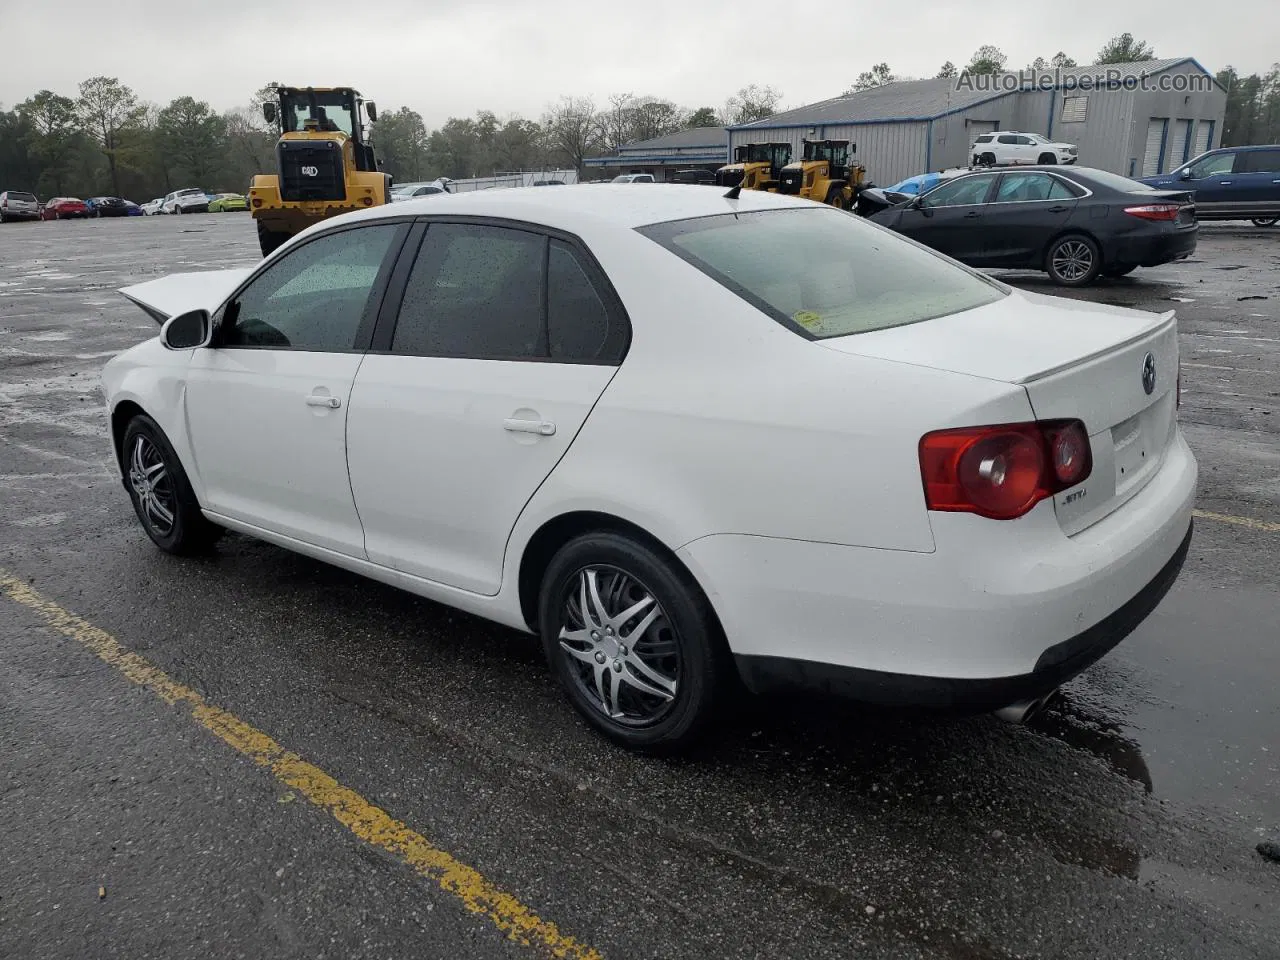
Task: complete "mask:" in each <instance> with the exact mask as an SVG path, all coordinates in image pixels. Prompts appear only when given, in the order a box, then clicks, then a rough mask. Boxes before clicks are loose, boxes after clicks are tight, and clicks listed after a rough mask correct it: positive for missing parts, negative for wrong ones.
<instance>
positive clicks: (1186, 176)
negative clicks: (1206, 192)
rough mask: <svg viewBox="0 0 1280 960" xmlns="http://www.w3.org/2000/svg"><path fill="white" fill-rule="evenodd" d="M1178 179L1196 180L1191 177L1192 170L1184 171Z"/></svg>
mask: <svg viewBox="0 0 1280 960" xmlns="http://www.w3.org/2000/svg"><path fill="white" fill-rule="evenodd" d="M1178 179H1179V180H1194V179H1195V177H1193V176H1192V175H1191V170H1190V168H1188V169H1186V170H1183V171H1182V172H1181V173H1180V174H1178Z"/></svg>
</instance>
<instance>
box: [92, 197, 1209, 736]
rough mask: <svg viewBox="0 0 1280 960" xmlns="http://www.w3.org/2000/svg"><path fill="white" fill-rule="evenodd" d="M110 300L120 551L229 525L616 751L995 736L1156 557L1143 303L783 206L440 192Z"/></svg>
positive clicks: (1142, 609) (1158, 367)
mask: <svg viewBox="0 0 1280 960" xmlns="http://www.w3.org/2000/svg"><path fill="white" fill-rule="evenodd" d="M124 292H125V294H126V295H127V296H129V297H130V298H131V299H133V300H134V301H135V302H137V303H139V304H140V305H142V306H143V307H144V308H145V309H147V311H148V312H149V313H151V314H152V315H153V316H154V317H155V318H156V319H157V320H162V321H163V327H162V328H161V331H160V336H159V338H157V339H152V340H148V341H147V342H145V343H142V344H139V345H138V346H136V347H134V348H132V349H130V350H127V351H125V352H124V353H123V354H121V355H119V356H118V357H116V358H115V359H113V360H112V361H111V362H110V363H109V364H108V365H107V368H106V371H105V377H104V379H105V385H106V392H107V397H108V403H109V407H110V413H111V418H110V422H111V431H112V441H113V443H114V448H115V454H116V457H117V461H118V463H119V465H120V467H121V472H122V477H123V480H124V483H125V486H126V489H127V490H128V491H129V493H130V496H131V497H132V499H133V504H134V507H135V509H136V511H137V514H138V518H139V519H140V520H141V522H142V525H143V527H144V528H145V530H146V532H147V533H148V535H149V536H150V537H151V539H152V540H154V541H155V542H156V543H157V544H158V545H159V546H160V547H161V548H163V549H165V550H168V551H170V552H173V553H187V552H191V551H195V550H198V549H203V548H206V547H208V546H209V545H210V544H211V543H212V542H213V541H214V540H215V539H216V537H217V535H218V534H219V533H220V532H221V531H222V530H223V529H231V530H236V531H240V532H241V533H245V534H249V535H251V536H255V537H261V538H263V539H265V540H269V541H271V542H273V543H276V544H279V545H281V546H284V547H287V548H289V549H291V550H296V551H298V552H301V553H305V554H308V555H310V556H312V557H316V558H319V559H321V560H324V561H327V562H329V563H333V564H336V565H338V566H341V567H345V568H347V569H349V570H353V571H356V572H358V573H361V574H365V575H368V576H370V577H373V578H375V579H378V580H381V581H384V582H386V583H390V584H394V585H396V586H399V587H403V588H404V589H406V590H410V591H412V592H414V593H417V594H421V595H422V596H425V597H430V598H432V599H435V600H438V601H440V602H442V603H445V604H448V605H451V606H454V607H458V608H461V609H463V610H467V611H470V612H472V613H476V614H479V615H481V616H484V617H488V618H491V619H493V620H496V621H498V622H500V623H504V624H507V625H510V626H512V627H516V628H519V629H522V630H528V631H533V632H535V633H538V634H540V635H541V637H542V640H543V643H544V645H545V648H546V653H547V657H548V660H549V662H550V664H551V668H552V670H553V672H554V673H555V675H556V676H557V677H558V679H559V681H560V682H561V683H562V684H563V686H564V688H565V690H566V691H567V693H568V696H569V698H570V699H571V700H572V702H573V704H574V705H575V706H576V707H577V708H578V709H579V710H580V711H581V712H582V713H583V715H584V716H586V717H587V719H589V720H590V721H591V722H592V723H593V724H594V725H595V726H596V727H598V728H599V729H600V730H602V731H604V732H605V733H606V734H608V735H609V736H611V737H613V738H615V739H617V740H619V741H621V742H623V743H626V744H628V745H632V746H641V747H653V746H659V745H665V746H671V745H674V744H677V743H680V742H682V741H686V740H687V739H689V738H690V737H692V736H693V735H694V734H695V733H696V732H697V731H698V730H699V729H700V728H702V727H703V725H704V723H705V721H706V720H707V719H708V717H709V715H711V713H712V712H713V708H714V706H715V704H716V702H717V700H718V698H719V697H720V696H721V695H722V694H723V693H724V692H725V690H726V689H727V683H728V682H729V681H730V679H731V678H732V676H733V673H734V671H735V669H736V672H737V674H738V675H739V676H740V677H741V678H742V679H743V680H744V681H745V683H746V685H747V686H748V687H749V688H751V689H753V690H756V691H765V690H777V689H785V688H796V687H803V688H818V689H821V690H836V691H843V692H847V693H850V694H853V695H854V696H857V697H861V698H863V699H867V700H871V701H877V702H882V703H893V704H921V705H930V706H945V707H960V708H964V709H967V710H987V709H1000V708H1005V707H1011V708H1012V710H1013V711H1014V712H1017V711H1018V710H1021V709H1022V706H1023V705H1025V704H1027V703H1029V702H1034V701H1036V700H1037V699H1039V698H1043V697H1044V696H1045V695H1047V694H1048V693H1050V692H1052V691H1053V690H1054V689H1055V688H1056V687H1057V686H1058V685H1059V684H1061V683H1062V682H1063V681H1065V680H1067V679H1068V678H1070V677H1072V676H1074V675H1075V674H1077V673H1078V672H1080V671H1081V670H1082V669H1084V668H1085V667H1086V666H1088V665H1089V664H1091V663H1092V662H1093V661H1095V660H1096V659H1097V658H1098V657H1100V656H1102V655H1103V654H1104V653H1106V652H1107V651H1108V650H1109V649H1110V648H1111V647H1112V646H1114V645H1115V644H1116V643H1118V642H1119V641H1120V640H1121V639H1122V638H1123V637H1124V636H1125V635H1126V634H1128V633H1129V632H1130V631H1131V630H1132V629H1133V628H1134V627H1135V626H1136V625H1137V624H1138V623H1139V622H1140V621H1141V620H1142V619H1143V618H1144V617H1145V616H1146V615H1147V614H1148V613H1149V612H1150V611H1151V610H1152V609H1153V608H1154V607H1155V605H1156V604H1157V603H1158V602H1159V600H1160V598H1161V597H1162V596H1163V595H1164V594H1165V592H1166V591H1167V590H1168V588H1169V587H1170V585H1171V584H1172V582H1173V580H1174V578H1175V577H1176V576H1177V574H1178V571H1179V569H1180V567H1181V564H1182V561H1183V558H1184V557H1185V555H1186V552H1187V548H1188V546H1189V543H1190V537H1191V504H1192V496H1193V493H1194V490H1195V486H1196V464H1195V461H1194V459H1193V458H1192V455H1191V452H1190V451H1189V450H1188V448H1187V445H1186V443H1185V441H1184V440H1183V437H1182V434H1181V432H1180V430H1179V429H1178V425H1177V417H1176V405H1177V400H1178V391H1177V376H1178V342H1177V330H1176V323H1175V320H1174V317H1173V315H1172V313H1168V314H1163V315H1155V314H1149V313H1140V312H1137V311H1131V310H1123V309H1117V308H1111V307H1104V306H1098V305H1093V304H1086V303H1080V302H1076V301H1068V300H1058V299H1054V298H1049V297H1043V296H1038V295H1033V294H1029V293H1021V292H1018V291H1015V290H1013V289H1010V288H1009V287H1006V286H1004V285H1002V284H1000V283H997V282H995V281H993V280H991V279H988V278H986V277H984V276H982V275H980V274H977V273H975V272H973V271H970V270H968V269H966V268H964V267H961V266H959V265H957V264H955V263H954V262H952V261H950V260H948V259H946V258H944V257H942V256H940V255H938V254H935V253H933V252H932V251H930V250H927V249H925V248H924V247H921V246H918V245H916V244H914V243H912V242H910V241H908V240H905V239H903V238H901V237H899V236H897V235H895V234H893V233H890V232H888V231H886V230H884V229H882V228H880V227H878V226H876V225H874V224H871V223H868V222H867V221H865V220H862V219H860V218H857V217H853V216H851V215H849V214H846V213H843V212H841V211H838V210H834V209H832V208H830V207H826V206H823V205H819V204H814V203H811V202H809V201H803V200H798V199H793V198H788V197H784V196H778V195H774V194H765V193H754V192H744V193H743V194H742V195H741V196H740V197H737V198H733V197H731V196H729V195H723V194H721V193H720V192H719V191H717V190H710V189H705V188H698V189H693V188H690V187H685V186H674V187H664V186H655V187H654V188H653V189H650V190H644V191H636V190H635V189H633V188H629V187H626V186H622V187H600V188H598V189H596V190H591V191H583V192H578V191H547V190H537V189H528V190H506V191H492V192H479V193H468V194H462V195H443V196H436V197H432V198H430V199H429V200H424V201H409V202H406V203H400V204H394V205H391V206H385V207H382V208H379V209H376V210H370V211H362V212H360V213H356V214H350V215H347V216H343V217H339V218H336V219H333V220H330V221H326V222H325V223H322V224H319V225H317V226H315V227H313V228H311V229H310V230H308V231H307V232H305V233H304V234H301V235H300V236H298V237H297V238H295V239H294V240H293V241H291V242H290V243H288V244H286V245H285V246H284V247H282V248H281V249H280V250H278V251H277V252H275V253H274V254H273V255H272V256H270V257H268V258H267V259H266V260H265V261H264V262H263V263H261V264H260V265H259V266H258V267H256V268H255V269H252V270H238V271H227V272H218V273H201V274H181V275H175V276H171V277H167V278H163V279H160V280H154V281H151V282H148V283H144V284H141V285H138V286H134V287H131V288H128V289H126V290H125V291H124Z"/></svg>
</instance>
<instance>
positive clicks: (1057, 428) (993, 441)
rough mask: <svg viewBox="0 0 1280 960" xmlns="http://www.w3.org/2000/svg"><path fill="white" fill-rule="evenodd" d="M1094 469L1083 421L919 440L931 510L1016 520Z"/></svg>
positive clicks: (944, 433)
mask: <svg viewBox="0 0 1280 960" xmlns="http://www.w3.org/2000/svg"><path fill="white" fill-rule="evenodd" d="M1092 469H1093V457H1092V453H1091V451H1090V449H1089V436H1088V434H1087V433H1086V432H1085V429H1084V424H1083V423H1081V422H1080V421H1079V420H1046V421H1040V422H1037V423H1011V424H1002V425H999V426H989V427H961V428H959V429H956V430H937V431H934V432H933V433H927V434H925V435H924V436H923V437H922V438H921V439H920V473H921V475H922V477H923V478H924V497H925V503H926V505H927V506H928V508H929V509H930V510H940V511H946V512H951V513H976V514H978V515H979V516H983V517H989V518H991V519H992V520H1013V519H1014V518H1016V517H1020V516H1022V515H1023V514H1025V513H1026V512H1027V511H1029V510H1030V509H1031V508H1032V507H1034V506H1035V505H1036V504H1037V503H1039V502H1040V501H1041V500H1044V499H1045V498H1046V497H1051V496H1053V495H1054V494H1055V493H1057V492H1059V491H1060V490H1066V489H1067V488H1068V487H1073V486H1075V485H1076V484H1078V483H1080V482H1081V481H1083V480H1084V479H1085V478H1086V477H1088V476H1089V472H1090V471H1091V470H1092Z"/></svg>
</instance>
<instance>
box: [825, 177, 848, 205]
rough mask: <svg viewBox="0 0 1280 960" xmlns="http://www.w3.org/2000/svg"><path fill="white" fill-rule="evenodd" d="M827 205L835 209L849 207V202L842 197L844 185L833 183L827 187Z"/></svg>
mask: <svg viewBox="0 0 1280 960" xmlns="http://www.w3.org/2000/svg"><path fill="white" fill-rule="evenodd" d="M827 206H829V207H835V208H836V209H837V210H848V209H849V202H848V201H847V200H845V198H844V187H842V186H841V185H840V184H838V183H837V184H833V185H832V186H831V187H829V188H828V189H827Z"/></svg>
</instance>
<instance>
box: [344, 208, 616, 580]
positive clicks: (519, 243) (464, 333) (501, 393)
mask: <svg viewBox="0 0 1280 960" xmlns="http://www.w3.org/2000/svg"><path fill="white" fill-rule="evenodd" d="M413 244H414V241H413V240H412V239H411V240H410V242H409V244H408V245H407V247H406V250H408V247H411V246H413ZM403 259H404V261H405V262H406V263H407V262H408V255H406V257H405V258H403ZM396 275H397V277H401V276H403V278H404V288H403V295H402V296H401V297H400V300H399V305H398V309H397V311H396V314H395V316H394V317H388V316H387V315H386V313H384V317H383V318H382V319H380V321H379V327H378V332H377V334H376V337H375V341H374V347H375V349H374V351H372V352H371V353H370V354H369V356H368V357H367V358H366V360H365V362H364V365H363V366H362V367H361V368H360V373H359V375H358V376H357V378H356V385H355V389H354V391H353V392H352V396H351V410H350V413H349V419H348V434H347V435H348V464H349V467H350V472H351V486H352V489H353V491H354V492H355V499H356V505H357V507H358V508H359V511H360V517H361V519H362V520H363V522H364V530H365V549H366V551H367V553H368V556H369V559H370V560H372V561H374V562H375V563H380V564H383V565H385V566H388V567H391V568H393V569H395V570H399V571H401V572H404V573H407V574H410V575H412V576H416V577H422V578H425V579H427V580H433V581H436V582H439V583H444V584H448V585H450V586H453V587H457V588H459V589H462V590H467V591H471V592H473V593H479V594H485V595H493V594H496V593H497V592H498V589H499V587H500V585H501V583H502V569H503V559H504V555H505V551H506V544H507V538H508V537H509V536H510V533H511V530H512V528H513V527H514V526H515V522H516V519H517V518H518V517H519V515H520V512H521V510H523V509H524V506H525V504H526V503H527V502H528V501H529V498H530V497H532V496H533V493H534V491H536V490H537V488H538V486H539V485H540V484H541V483H542V482H543V480H545V479H546V477H547V475H548V474H550V472H551V471H552V469H554V467H555V465H556V463H558V462H559V460H560V458H561V457H562V456H563V455H564V453H565V451H566V450H568V448H569V445H570V444H571V443H572V442H573V439H574V437H575V436H576V434H577V433H578V430H579V428H580V427H581V426H582V424H583V423H584V421H585V420H586V418H587V415H588V413H589V412H590V411H591V408H592V406H593V405H594V404H595V402H596V400H597V399H598V398H599V396H600V394H601V392H602V391H603V390H604V389H605V387H606V386H607V385H608V383H609V381H610V379H611V378H612V377H613V375H614V373H615V372H616V370H617V366H618V364H619V363H621V361H622V355H623V353H624V352H625V349H626V345H627V343H628V342H629V326H628V324H627V321H626V317H625V314H624V313H623V311H622V307H621V304H620V303H619V301H618V300H617V297H616V295H614V294H613V292H612V288H611V287H610V286H609V284H608V282H607V280H606V279H605V277H604V275H603V273H602V272H601V271H600V270H599V268H598V267H596V266H595V264H594V261H593V260H592V258H591V257H590V256H588V255H587V254H586V252H585V251H584V249H583V248H582V247H581V246H580V245H579V244H578V243H577V242H576V241H573V240H571V239H570V238H566V237H562V236H557V235H549V234H547V233H543V232H541V231H538V230H536V229H533V228H529V227H524V226H516V225H510V226H508V225H499V224H495V223H493V222H491V221H490V222H485V223H480V222H468V221H459V220H456V219H455V220H449V221H434V222H431V223H430V225H429V226H427V227H426V229H425V233H424V235H423V239H422V241H421V244H420V247H419V248H418V250H417V251H416V255H415V256H413V258H412V267H411V268H410V269H408V270H407V271H406V270H405V269H404V267H403V265H401V266H397V269H396Z"/></svg>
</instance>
